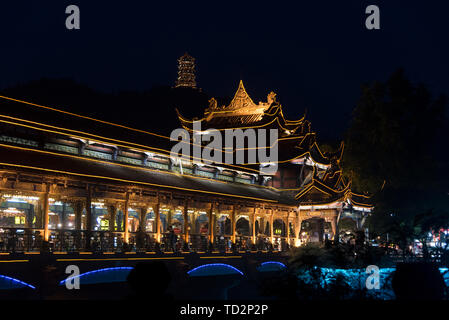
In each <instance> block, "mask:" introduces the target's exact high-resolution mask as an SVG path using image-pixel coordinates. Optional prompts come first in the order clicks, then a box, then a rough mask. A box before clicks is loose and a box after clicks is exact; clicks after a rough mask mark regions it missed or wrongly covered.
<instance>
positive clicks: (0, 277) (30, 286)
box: [0, 274, 36, 289]
mask: <svg viewBox="0 0 449 320" xmlns="http://www.w3.org/2000/svg"><path fill="white" fill-rule="evenodd" d="M0 279H6V280H10V281H13V282H17V283H20V284H21V285H24V286H27V287H29V288H31V289H36V287H34V286H32V285H31V284H29V283H26V282H23V281H20V280H19V279H16V278H11V277H8V276H4V275H1V274H0Z"/></svg>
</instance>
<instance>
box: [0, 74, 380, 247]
mask: <svg viewBox="0 0 449 320" xmlns="http://www.w3.org/2000/svg"><path fill="white" fill-rule="evenodd" d="M0 106H1V110H2V111H1V114H0V126H1V132H0V150H1V151H0V153H1V160H0V171H1V177H0V191H1V206H0V250H28V251H32V250H42V248H47V246H48V248H49V249H50V250H54V251H77V250H92V251H94V250H100V251H116V250H123V249H124V250H145V251H158V250H162V251H164V250H172V249H173V248H172V247H174V246H176V247H175V248H174V249H179V250H190V251H192V250H195V251H199V252H201V251H206V250H210V249H211V248H213V249H214V250H229V249H230V248H231V247H233V248H236V247H238V248H240V249H248V250H256V249H266V248H268V247H271V248H274V249H275V250H282V249H285V248H287V247H288V246H295V245H300V244H301V243H304V242H305V241H323V240H325V239H333V238H334V236H335V234H336V233H337V232H338V221H339V219H342V218H344V217H349V218H351V219H353V220H354V221H356V223H357V227H358V228H361V227H362V224H363V221H364V219H365V217H366V216H367V214H368V213H369V212H370V211H371V208H372V207H371V205H370V204H369V198H368V197H367V196H364V195H360V194H356V193H354V192H352V191H351V185H350V182H349V181H346V180H345V179H344V177H343V176H342V174H341V168H340V164H339V163H340V159H341V156H342V153H343V144H342V145H341V147H340V148H339V149H338V150H337V151H336V152H334V153H323V152H322V151H320V148H319V146H318V144H317V141H316V133H315V132H313V131H312V130H311V125H310V122H309V121H307V120H306V119H305V118H304V117H303V118H301V119H298V120H294V121H292V120H287V119H285V118H284V114H283V111H282V106H281V105H280V104H279V102H278V101H277V99H276V95H275V94H274V93H270V94H269V95H268V98H267V101H266V102H260V103H258V104H255V103H254V102H253V101H252V100H251V98H250V97H249V96H248V94H247V92H246V90H245V88H244V86H243V83H242V82H240V84H239V87H238V89H237V92H236V94H235V96H234V98H233V99H232V101H231V102H230V103H229V104H228V105H226V106H218V104H217V102H216V100H215V99H211V100H210V105H209V106H208V107H207V108H206V109H205V111H204V118H202V119H201V120H200V121H201V125H202V128H203V129H205V130H207V129H208V128H215V129H217V130H223V129H227V128H243V129H246V128H267V129H268V128H270V129H277V130H278V132H279V135H278V140H277V141H276V143H278V147H279V159H278V170H277V172H276V174H274V175H262V174H260V171H259V169H260V165H262V164H257V163H256V164H250V165H237V164H235V165H227V164H216V165H215V164H214V165H207V164H204V163H198V162H196V160H195V159H191V161H185V160H182V161H181V160H179V159H173V158H171V157H170V149H171V147H172V145H173V144H174V142H172V141H170V139H169V137H166V136H163V135H158V134H156V133H151V132H147V131H142V130H138V129H133V128H129V127H125V126H122V125H119V124H113V123H109V122H105V121H102V120H97V119H93V118H90V117H87V116H82V115H76V114H72V113H68V112H65V111H61V110H57V109H53V108H49V107H46V106H40V105H36V104H33V103H29V102H24V101H19V100H14V99H11V98H6V97H2V98H1V99H0ZM181 113H182V110H181V111H178V116H179V120H180V124H181V126H182V127H183V128H185V129H187V130H192V119H186V118H184V117H183V116H182V115H181ZM174 129H175V128H174ZM232 152H235V150H233V151H232ZM170 229H172V230H173V231H174V233H175V234H176V235H177V237H178V239H179V240H178V241H177V242H176V244H170V243H168V241H167V239H168V237H167V234H168V233H169V231H170ZM47 241H48V242H47ZM47 243H48V244H47Z"/></svg>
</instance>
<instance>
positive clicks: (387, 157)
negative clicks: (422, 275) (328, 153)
mask: <svg viewBox="0 0 449 320" xmlns="http://www.w3.org/2000/svg"><path fill="white" fill-rule="evenodd" d="M445 108H446V98H445V97H443V96H441V97H438V98H437V99H433V98H432V97H431V94H430V93H429V91H428V89H427V88H426V87H425V86H423V85H414V84H412V83H410V81H408V80H407V79H406V77H405V75H404V72H403V70H398V71H396V72H394V73H393V74H392V75H391V76H390V78H389V79H388V81H386V83H380V82H375V83H373V84H370V85H365V86H363V87H362V94H361V97H360V100H359V101H358V103H357V105H356V107H355V109H354V112H353V119H352V123H351V126H350V128H349V130H348V131H347V134H346V138H345V152H344V155H343V162H342V164H343V170H344V173H345V175H346V176H347V177H349V178H350V179H351V180H352V184H353V185H352V187H353V189H355V190H359V191H367V192H369V193H370V194H372V195H373V200H374V204H375V206H376V209H375V212H374V214H373V215H372V219H371V225H370V227H372V228H373V227H374V228H377V229H378V230H382V229H383V230H384V231H385V227H386V226H388V224H391V221H389V219H393V218H400V219H401V220H404V219H405V220H406V219H407V218H410V219H412V217H413V216H415V215H416V214H418V213H423V212H427V211H429V210H432V209H433V212H441V211H444V210H446V207H447V205H448V201H449V197H448V191H449V188H448V183H447V181H448V180H447V177H448V174H447V172H448V169H449V168H448V162H447V154H448V152H447V151H448V150H447V149H448V145H449V144H448V143H447V141H446V140H447V137H448V134H447V133H448V131H447V126H446V123H445V121H446V120H445V112H446V109H445Z"/></svg>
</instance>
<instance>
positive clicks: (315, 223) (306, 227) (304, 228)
mask: <svg viewBox="0 0 449 320" xmlns="http://www.w3.org/2000/svg"><path fill="white" fill-rule="evenodd" d="M324 223H325V221H324V219H323V218H318V217H314V218H310V219H307V220H303V221H302V223H301V230H300V235H299V236H300V238H301V241H302V242H322V241H323V240H324V227H325V224H324Z"/></svg>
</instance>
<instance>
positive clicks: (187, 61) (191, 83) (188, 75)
mask: <svg viewBox="0 0 449 320" xmlns="http://www.w3.org/2000/svg"><path fill="white" fill-rule="evenodd" d="M178 87H184V88H185V87H187V88H193V89H196V80H195V58H194V57H192V56H191V55H189V54H188V53H187V52H186V53H185V54H184V55H183V56H182V57H180V58H179V59H178V78H177V79H176V84H175V88H178Z"/></svg>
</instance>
